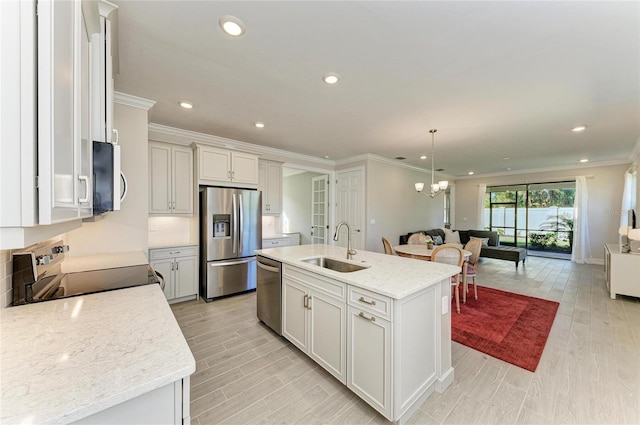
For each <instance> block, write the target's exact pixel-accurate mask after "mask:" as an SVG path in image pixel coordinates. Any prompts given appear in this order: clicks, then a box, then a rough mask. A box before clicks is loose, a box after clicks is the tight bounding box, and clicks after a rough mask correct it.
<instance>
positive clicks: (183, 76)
mask: <svg viewBox="0 0 640 425" xmlns="http://www.w3.org/2000/svg"><path fill="white" fill-rule="evenodd" d="M116 3H117V4H118V5H119V39H120V46H119V48H120V57H119V58H120V73H119V74H118V75H117V76H116V78H115V86H116V90H117V91H120V92H123V93H127V94H131V95H135V96H140V97H144V98H148V99H152V100H155V101H157V103H156V104H155V106H154V107H153V108H152V109H151V111H150V114H149V120H150V122H152V123H156V124H162V125H167V126H171V127H176V128H181V129H185V130H191V131H196V132H201V133H206V134H211V135H216V136H220V137H226V138H230V139H235V140H240V141H243V142H248V143H253V144H258V145H264V146H269V147H272V148H277V149H283V150H286V151H291V152H296V153H301V154H306V155H311V156H315V157H319V158H324V157H325V156H328V157H329V158H330V159H332V160H340V159H344V158H347V157H351V156H355V155H359V154H364V153H372V154H377V155H380V156H383V157H387V158H395V157H398V156H402V157H406V158H407V159H406V160H404V162H405V163H409V164H412V165H416V166H419V167H423V168H430V158H429V159H427V160H420V159H419V157H420V155H429V157H430V155H431V138H430V134H429V132H428V130H429V129H430V128H436V129H438V132H437V133H436V135H435V147H436V150H435V161H436V168H442V169H444V174H447V175H449V176H454V177H459V176H467V174H468V172H469V171H473V172H475V174H476V175H482V174H493V173H505V172H507V170H509V172H518V171H524V170H540V169H546V168H559V167H567V168H569V167H575V166H578V165H579V163H578V161H579V160H580V159H583V158H586V159H589V161H590V162H589V163H588V164H586V165H587V166H588V165H597V164H598V163H600V164H610V163H616V162H625V161H626V162H629V159H630V155H631V154H632V152H633V151H634V148H635V147H636V144H640V2H636V1H633V2H613V1H602V2H600V1H593V2H558V1H554V2H550V1H549V2H547V1H542V2H540V1H532V2H529V1H517V2H485V1H473V2H458V1H451V2H440V1H415V2H402V1H286V2H285V1H256V2H251V1H233V2H218V1H131V0H127V1H116ZM223 15H232V16H235V17H237V18H238V19H240V20H241V21H242V22H243V23H244V24H245V27H246V32H245V34H244V35H242V36H241V37H236V38H234V37H231V36H228V35H226V34H224V33H223V32H222V30H221V29H220V27H219V25H218V20H219V19H220V17H222V16H223ZM328 72H335V73H338V74H339V75H340V76H341V80H340V81H339V83H338V84H335V85H331V86H330V85H327V84H325V83H324V82H323V81H322V76H323V75H324V74H326V73H328ZM179 100H188V101H190V102H193V104H194V105H195V106H194V108H193V109H191V110H185V109H183V108H181V107H180V106H179V105H178V101H179ZM256 121H262V122H264V123H265V124H266V126H265V128H262V129H258V128H256V127H255V126H254V123H255V122H256ZM577 125H586V126H587V130H586V131H584V132H581V133H574V132H572V131H571V128H573V127H574V126H577Z"/></svg>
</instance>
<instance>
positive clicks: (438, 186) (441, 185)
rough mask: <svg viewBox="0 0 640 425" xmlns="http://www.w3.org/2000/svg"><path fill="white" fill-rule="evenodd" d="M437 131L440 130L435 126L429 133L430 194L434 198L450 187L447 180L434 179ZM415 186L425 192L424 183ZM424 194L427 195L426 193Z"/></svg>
mask: <svg viewBox="0 0 640 425" xmlns="http://www.w3.org/2000/svg"><path fill="white" fill-rule="evenodd" d="M436 131H438V130H437V129H435V128H432V129H431V130H429V133H431V190H430V192H429V194H428V195H429V196H430V197H432V198H434V197H435V196H436V195H437V194H438V193H441V192H444V191H445V190H447V188H448V187H449V182H448V181H447V180H440V181H439V182H438V183H435V179H434V177H435V174H436V167H435V136H434V135H435V134H436ZM415 187H416V192H418V193H424V192H423V191H422V189H424V183H416V184H415ZM424 194H425V195H427V194H426V193H424Z"/></svg>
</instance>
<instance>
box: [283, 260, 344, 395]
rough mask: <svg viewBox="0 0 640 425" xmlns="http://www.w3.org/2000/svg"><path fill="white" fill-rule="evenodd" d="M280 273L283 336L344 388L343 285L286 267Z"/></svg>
mask: <svg viewBox="0 0 640 425" xmlns="http://www.w3.org/2000/svg"><path fill="white" fill-rule="evenodd" d="M283 269H284V270H283V277H282V293H283V294H282V297H283V298H282V303H283V320H282V323H283V329H282V334H283V336H284V337H285V338H287V339H288V340H289V341H291V343H292V344H293V345H295V346H296V347H298V348H299V349H300V350H302V351H303V352H305V353H306V354H307V355H308V356H309V357H311V358H312V359H313V360H315V361H316V362H317V363H318V364H319V365H320V366H322V367H323V368H324V369H326V370H327V371H328V372H329V373H331V374H332V375H333V376H335V377H336V378H337V379H338V380H339V381H340V382H342V383H343V384H344V383H345V379H346V370H347V369H346V314H347V306H346V302H345V296H346V285H344V284H342V283H340V282H336V281H332V280H330V279H325V278H322V277H319V276H316V275H313V274H312V273H309V272H307V271H305V270H302V269H298V268H296V267H292V266H289V265H284V268H283Z"/></svg>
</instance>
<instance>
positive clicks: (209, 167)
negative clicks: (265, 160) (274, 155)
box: [196, 145, 258, 188]
mask: <svg viewBox="0 0 640 425" xmlns="http://www.w3.org/2000/svg"><path fill="white" fill-rule="evenodd" d="M196 156H197V164H198V184H201V185H219V186H233V187H247V188H255V187H257V185H258V156H257V155H253V154H250V153H245V152H238V151H230V150H227V149H221V148H215V147H212V146H203V145H196Z"/></svg>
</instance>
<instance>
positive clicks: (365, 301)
mask: <svg viewBox="0 0 640 425" xmlns="http://www.w3.org/2000/svg"><path fill="white" fill-rule="evenodd" d="M358 301H360V302H361V303H365V304H369V305H376V302H375V301H373V300H371V301H367V300H365V299H364V297H360V299H359V300H358Z"/></svg>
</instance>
